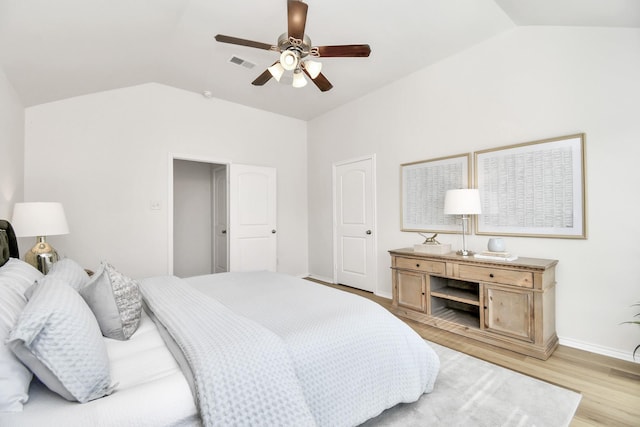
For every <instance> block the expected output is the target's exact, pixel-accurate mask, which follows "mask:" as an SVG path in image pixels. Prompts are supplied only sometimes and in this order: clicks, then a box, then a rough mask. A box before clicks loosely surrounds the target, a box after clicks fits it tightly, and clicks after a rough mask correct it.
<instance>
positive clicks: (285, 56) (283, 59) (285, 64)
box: [280, 50, 298, 71]
mask: <svg viewBox="0 0 640 427" xmlns="http://www.w3.org/2000/svg"><path fill="white" fill-rule="evenodd" d="M280 64H281V65H282V68H284V69H285V70H287V71H291V70H295V69H296V68H298V55H297V53H296V52H295V51H293V50H285V51H284V52H282V53H281V54H280Z"/></svg>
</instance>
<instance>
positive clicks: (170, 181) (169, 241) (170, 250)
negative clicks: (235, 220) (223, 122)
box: [167, 152, 231, 275]
mask: <svg viewBox="0 0 640 427" xmlns="http://www.w3.org/2000/svg"><path fill="white" fill-rule="evenodd" d="M174 160H187V161H192V162H200V163H209V164H216V165H225V166H226V168H227V187H228V186H229V165H231V161H230V160H227V159H216V158H212V157H207V156H201V155H197V154H181V153H171V152H170V153H169V155H168V161H167V163H168V169H169V174H168V175H169V177H168V185H167V270H168V271H167V274H168V275H172V274H173V161H174ZM228 214H229V192H228V191H227V215H228ZM228 253H229V240H228V239H227V256H228Z"/></svg>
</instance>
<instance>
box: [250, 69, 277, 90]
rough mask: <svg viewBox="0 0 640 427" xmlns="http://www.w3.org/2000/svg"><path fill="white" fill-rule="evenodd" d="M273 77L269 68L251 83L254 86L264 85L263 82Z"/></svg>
mask: <svg viewBox="0 0 640 427" xmlns="http://www.w3.org/2000/svg"><path fill="white" fill-rule="evenodd" d="M271 77H273V76H272V75H271V72H270V71H269V69H266V70H264V73H262V74H260V75H259V76H258V77H257V78H256V79H255V80H254V81H252V82H251V84H252V85H254V86H262V85H263V84H265V83H266V82H268V81H269V80H271Z"/></svg>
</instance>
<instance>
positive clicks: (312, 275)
mask: <svg viewBox="0 0 640 427" xmlns="http://www.w3.org/2000/svg"><path fill="white" fill-rule="evenodd" d="M305 277H311V278H312V279H316V280H321V281H323V282H327V283H333V279H330V278H328V277H324V276H318V275H316V274H307V275H306V276H305Z"/></svg>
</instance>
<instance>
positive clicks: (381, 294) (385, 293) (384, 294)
mask: <svg viewBox="0 0 640 427" xmlns="http://www.w3.org/2000/svg"><path fill="white" fill-rule="evenodd" d="M373 294H374V295H377V296H379V297H382V298H386V299H392V298H393V296H392V295H391V292H374V293H373Z"/></svg>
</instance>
